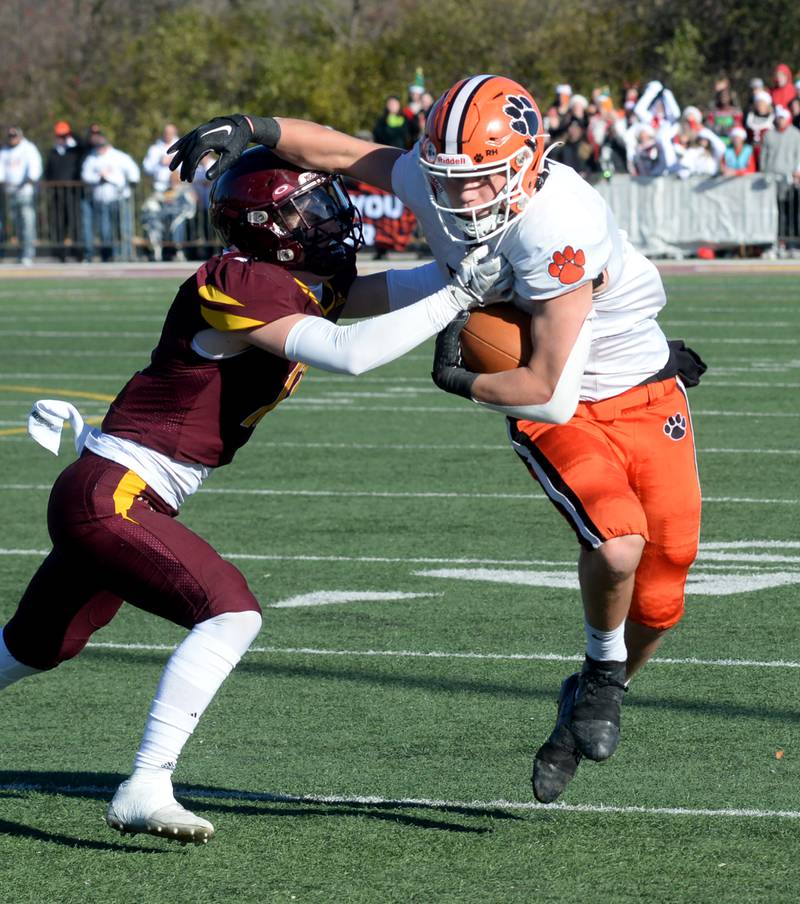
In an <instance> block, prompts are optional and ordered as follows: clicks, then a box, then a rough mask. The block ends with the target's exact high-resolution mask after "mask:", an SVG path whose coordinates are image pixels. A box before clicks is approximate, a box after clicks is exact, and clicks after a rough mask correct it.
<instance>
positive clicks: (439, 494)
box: [0, 428, 800, 505]
mask: <svg viewBox="0 0 800 904" xmlns="http://www.w3.org/2000/svg"><path fill="white" fill-rule="evenodd" d="M15 429H16V428H15ZM51 489H52V484H49V483H0V491H3V490H22V491H27V490H47V491H48V492H49V491H50V490H51ZM212 494H213V495H216V496H308V497H311V498H317V497H336V498H341V497H344V498H347V499H354V498H367V499H512V500H519V501H526V502H549V501H550V500H549V499H548V498H547V497H546V496H545V495H543V494H541V493H458V492H455V491H451V492H448V491H444V490H442V491H430V492H416V493H415V492H408V493H402V492H399V491H390V490H275V489H255V488H251V489H247V488H244V487H242V488H237V487H226V488H223V487H220V488H219V489H214V488H211V487H202V488H201V489H200V490H198V492H197V495H198V496H200V495H212ZM708 502H737V503H738V502H741V503H748V504H750V505H798V504H800V499H751V498H749V497H746V496H704V497H703V503H708Z"/></svg>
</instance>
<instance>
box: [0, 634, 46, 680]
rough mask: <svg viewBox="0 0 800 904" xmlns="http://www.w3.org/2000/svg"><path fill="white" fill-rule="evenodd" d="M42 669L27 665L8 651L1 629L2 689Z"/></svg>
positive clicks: (0, 661)
mask: <svg viewBox="0 0 800 904" xmlns="http://www.w3.org/2000/svg"><path fill="white" fill-rule="evenodd" d="M41 671H42V669H35V668H33V667H32V666H29V665H25V664H24V663H22V662H20V661H19V659H14V657H13V656H12V655H11V653H9V652H8V647H7V646H6V642H5V640H4V639H3V632H2V631H1V630H0V691H2V690H4V689H5V688H7V687H8V686H9V684H13V683H14V682H15V681H19V679H20V678H27V677H28V675H38V673H39V672H41Z"/></svg>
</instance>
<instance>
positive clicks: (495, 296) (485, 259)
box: [447, 245, 514, 311]
mask: <svg viewBox="0 0 800 904" xmlns="http://www.w3.org/2000/svg"><path fill="white" fill-rule="evenodd" d="M447 288H448V290H449V292H450V294H451V295H452V297H453V300H454V301H455V302H456V304H457V305H458V307H459V309H460V310H462V311H468V310H469V309H470V308H475V307H484V306H485V305H487V304H496V303H497V302H502V301H511V299H512V297H513V295H514V271H513V269H512V268H511V264H509V262H508V261H507V260H506V259H505V258H504V257H503V255H502V254H496V255H493V256H491V257H490V256H489V246H488V245H479V246H478V247H477V248H475V249H474V250H473V251H470V253H469V254H468V255H467V256H466V257H465V258H464V259H463V260H462V261H461V263H460V264H459V265H458V270H456V272H455V275H454V276H453V279H452V281H451V282H450V283H449V284H448V286H447Z"/></svg>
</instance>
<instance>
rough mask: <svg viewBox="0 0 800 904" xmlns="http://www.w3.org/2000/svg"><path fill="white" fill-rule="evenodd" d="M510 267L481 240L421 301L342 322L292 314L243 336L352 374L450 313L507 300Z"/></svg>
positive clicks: (417, 339) (409, 343) (410, 344)
mask: <svg viewBox="0 0 800 904" xmlns="http://www.w3.org/2000/svg"><path fill="white" fill-rule="evenodd" d="M512 292H513V272H512V270H511V267H510V265H509V264H508V263H507V262H506V261H505V259H504V258H502V257H500V256H496V257H492V256H490V255H489V253H488V248H487V247H486V246H485V245H484V246H481V247H479V248H477V249H475V251H473V252H471V253H470V254H468V255H467V257H466V258H464V261H462V263H461V265H460V266H459V269H458V270H457V271H456V275H455V276H454V277H453V279H452V281H451V282H449V283H448V284H446V285H445V286H444V287H443V288H440V289H437V290H436V291H434V292H433V293H432V294H431V295H429V296H427V297H426V298H423V299H422V300H421V301H419V302H417V303H414V304H409V305H407V306H406V307H403V308H400V309H398V310H395V311H391V312H390V313H388V314H383V315H382V316H379V317H372V318H370V319H368V320H362V321H360V322H358V323H354V324H349V325H347V326H338V325H337V324H335V323H331V322H330V321H328V320H325V319H324V318H322V317H314V316H309V315H305V314H292V315H290V316H289V317H282V318H281V319H280V320H276V321H275V322H274V323H271V324H267V325H266V326H262V327H258V328H257V329H255V330H252V331H251V332H250V333H249V334H248V338H249V341H250V342H251V343H252V344H253V345H257V346H259V347H260V348H263V349H265V350H266V351H269V352H272V353H273V354H276V355H280V356H281V357H284V358H287V359H288V360H290V361H301V362H303V363H306V364H310V365H312V366H313V367H319V368H321V369H322V370H328V371H332V372H334V373H346V374H353V375H357V374H360V373H364V372H366V371H368V370H372V369H373V368H375V367H380V366H381V365H382V364H388V363H389V362H390V361H394V360H395V359H396V358H399V357H401V356H402V355H404V354H406V352H409V351H411V349H412V348H416V346H418V345H419V344H420V343H421V342H424V341H425V340H426V339H430V338H431V337H432V336H435V335H436V334H437V333H438V332H439V331H440V330H441V329H443V328H444V327H445V326H446V325H447V324H448V323H449V322H450V321H451V320H452V319H453V318H454V317H455V316H456V315H458V314H459V313H460V312H462V311H466V310H469V309H470V308H472V307H476V306H478V305H482V304H484V303H486V302H487V300H488V301H490V302H495V301H507V300H509V298H510V297H511V293H512Z"/></svg>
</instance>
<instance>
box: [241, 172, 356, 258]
mask: <svg viewBox="0 0 800 904" xmlns="http://www.w3.org/2000/svg"><path fill="white" fill-rule="evenodd" d="M303 175H305V176H307V177H308V178H307V180H306V181H305V182H304V183H303V184H302V185H301V186H300V188H299V189H297V190H295V191H294V192H292V193H291V194H289V195H287V197H286V198H285V199H284V200H279V201H273V203H272V204H270V205H268V206H267V207H266V208H265V209H263V210H249V211H247V214H246V220H247V223H248V224H249V225H251V226H261V225H263V226H265V227H266V228H268V229H269V230H270V232H272V233H273V234H274V235H275V236H276V237H277V238H278V239H280V245H281V247H279V248H278V249H277V251H276V253H275V257H276V263H278V264H280V265H282V266H285V267H286V268H287V269H291V270H294V269H304V270H310V271H311V272H312V273H316V274H317V275H319V276H327V275H330V274H331V273H333V272H334V271H335V270H336V269H337V268H338V267H339V266H340V265H341V264H342V263H343V262H344V261H345V260H346V259H347V257H348V255H352V254H353V253H354V252H355V251H357V250H358V249H359V248H360V247H361V246H362V245H363V244H364V239H363V234H362V225H361V216H360V214H359V212H358V210H357V209H356V208H355V207H354V206H353V204H352V202H351V201H350V197H349V195H348V194H347V191H346V190H345V188H344V185H343V183H342V179H341V177H340V176H327V175H323V174H320V173H313V174H312V173H308V174H303ZM301 181H303V177H302V176H301Z"/></svg>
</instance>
